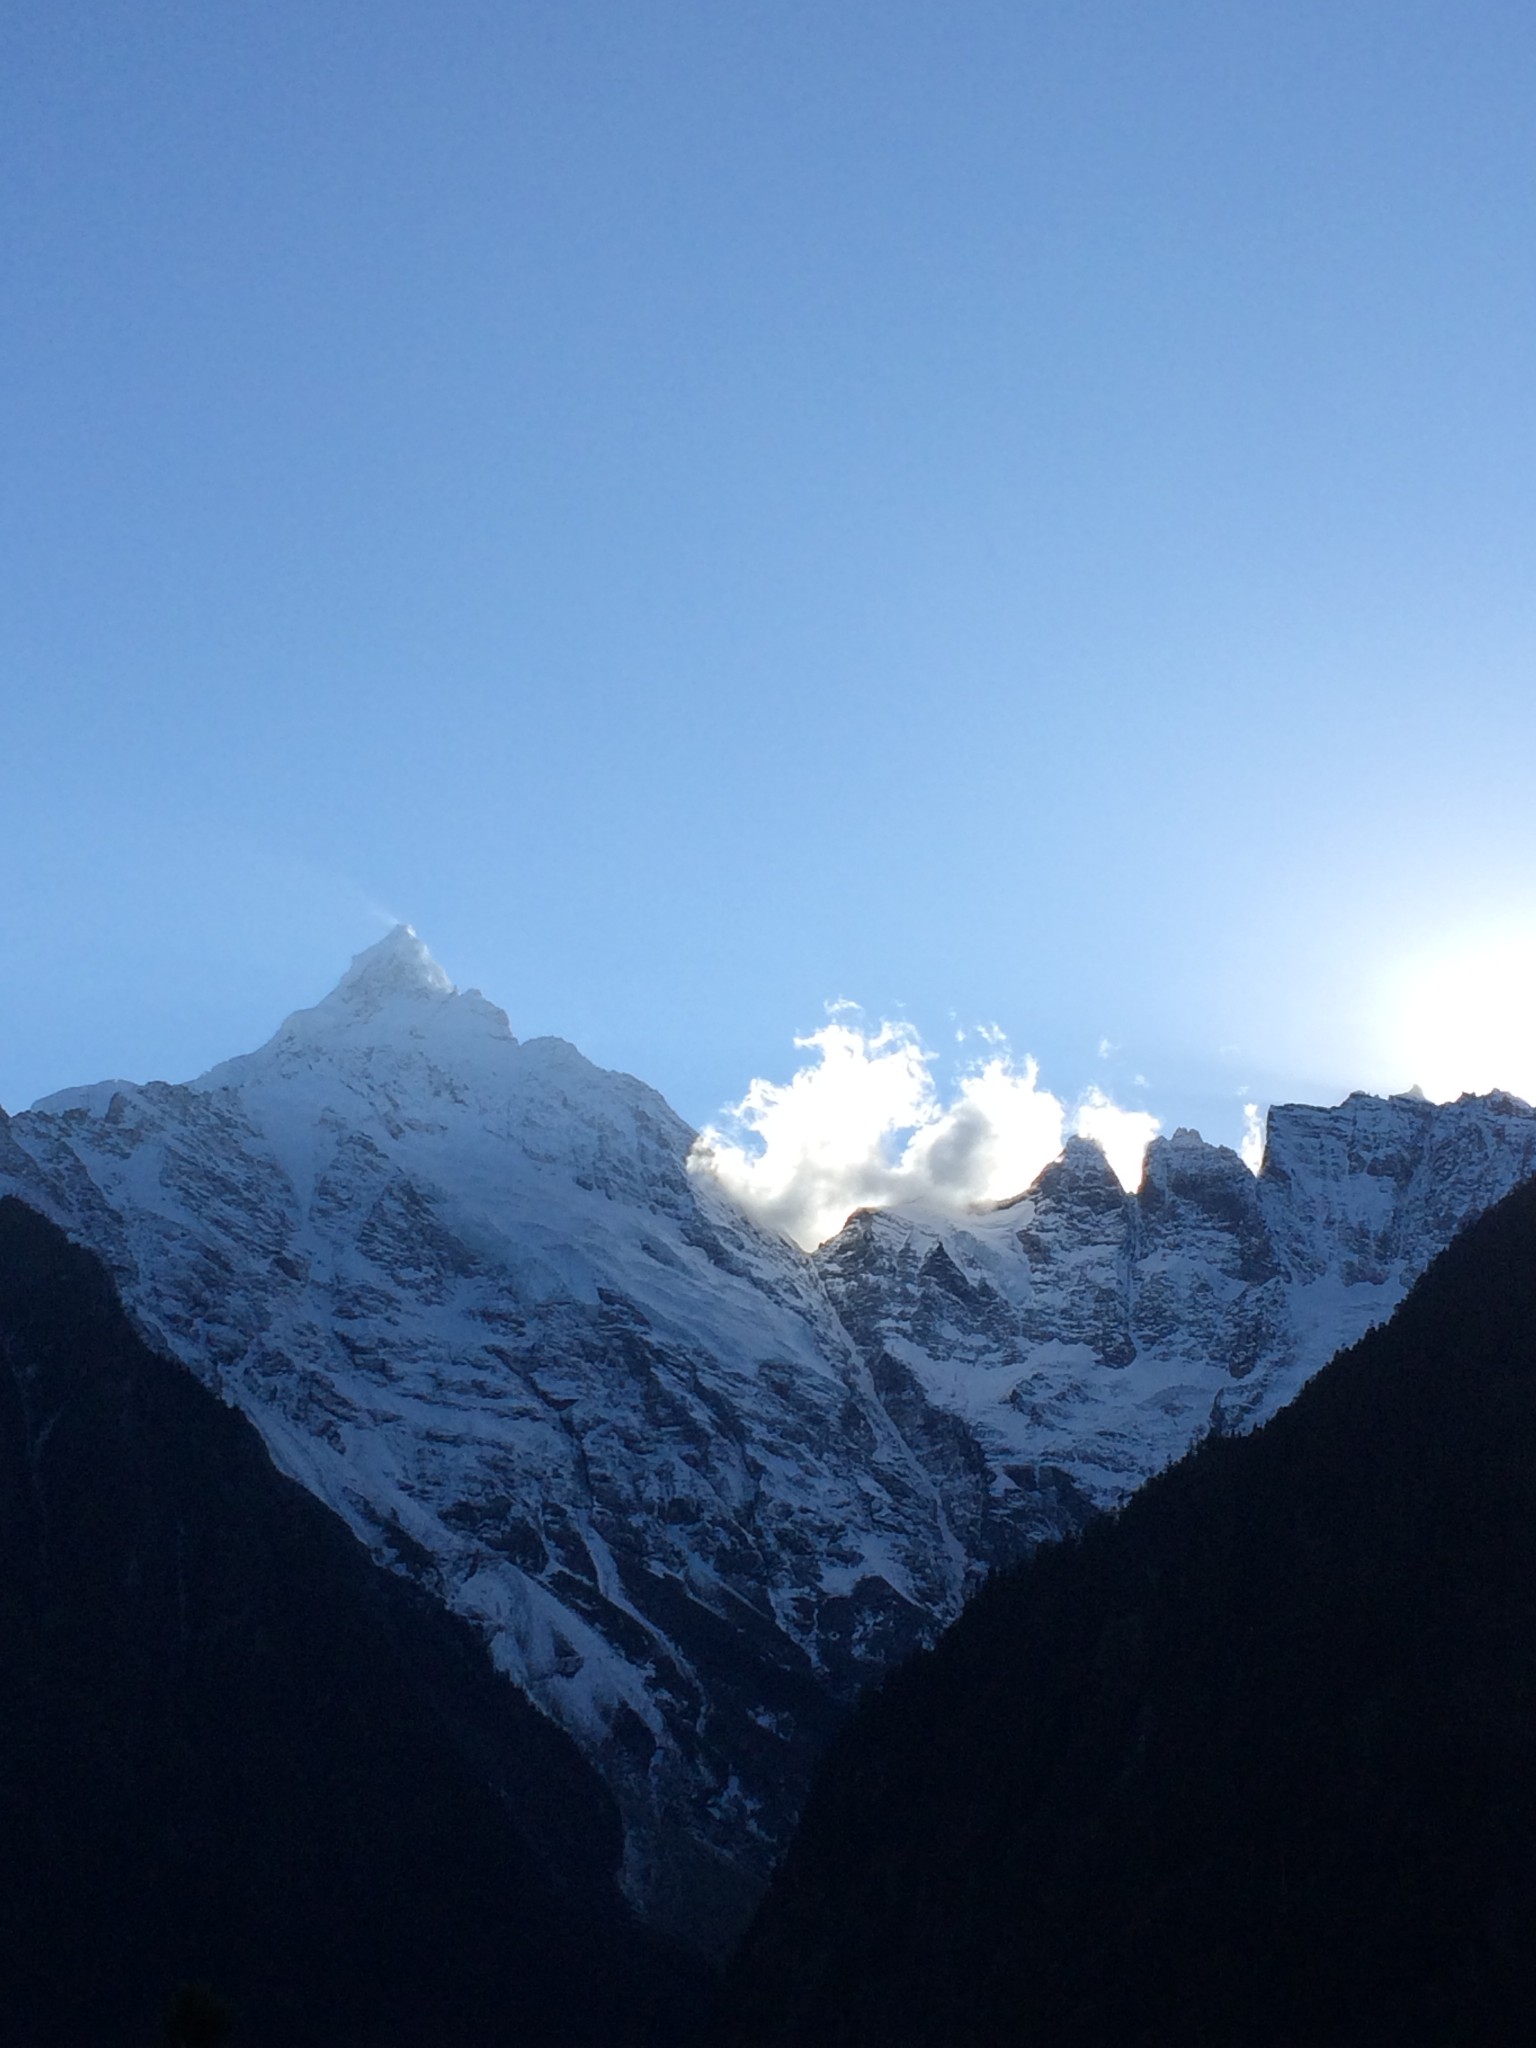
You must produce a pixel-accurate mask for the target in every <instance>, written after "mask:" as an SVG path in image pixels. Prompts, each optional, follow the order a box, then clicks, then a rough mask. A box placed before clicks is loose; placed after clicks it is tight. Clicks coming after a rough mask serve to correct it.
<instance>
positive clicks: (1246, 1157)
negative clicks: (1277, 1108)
mask: <svg viewBox="0 0 1536 2048" xmlns="http://www.w3.org/2000/svg"><path fill="white" fill-rule="evenodd" d="M1237 1149H1238V1151H1239V1152H1240V1153H1241V1155H1242V1160H1243V1164H1244V1166H1246V1167H1247V1169H1248V1171H1249V1172H1250V1173H1257V1172H1258V1170H1259V1168H1260V1167H1261V1166H1262V1165H1263V1164H1264V1112H1263V1110H1261V1109H1260V1108H1259V1105H1258V1104H1257V1103H1256V1102H1245V1103H1244V1104H1243V1142H1242V1144H1241V1145H1239V1146H1238V1148H1237Z"/></svg>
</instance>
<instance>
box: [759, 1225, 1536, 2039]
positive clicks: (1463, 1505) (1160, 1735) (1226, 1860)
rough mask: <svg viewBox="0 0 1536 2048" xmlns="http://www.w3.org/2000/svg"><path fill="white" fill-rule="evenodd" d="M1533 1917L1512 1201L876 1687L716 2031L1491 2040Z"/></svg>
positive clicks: (1533, 1286)
mask: <svg viewBox="0 0 1536 2048" xmlns="http://www.w3.org/2000/svg"><path fill="white" fill-rule="evenodd" d="M1533 1929H1536V1185H1528V1186H1526V1187H1524V1188H1522V1189H1519V1190H1517V1191H1516V1193H1514V1194H1513V1195H1511V1196H1510V1197H1509V1198H1508V1199H1507V1200H1506V1201H1504V1202H1503V1203H1502V1204H1500V1206H1499V1207H1498V1208H1496V1209H1495V1210H1493V1211H1491V1212H1490V1213H1489V1214H1488V1215H1487V1216H1486V1217H1484V1218H1483V1219H1482V1221H1481V1222H1479V1223H1476V1224H1474V1225H1473V1226H1472V1227H1471V1228H1470V1229H1469V1230H1468V1231H1467V1232H1466V1233H1465V1234H1464V1236H1463V1237H1461V1238H1460V1239H1459V1240H1458V1241H1457V1242H1456V1243H1455V1244H1453V1245H1452V1247H1451V1248H1450V1249H1449V1250H1448V1251H1446V1252H1445V1253H1444V1254H1443V1255H1442V1256H1441V1257H1440V1258H1439V1259H1438V1260H1437V1261H1436V1262H1435V1264H1434V1265H1433V1266H1432V1267H1431V1268H1430V1269H1429V1271H1428V1272H1427V1273H1426V1275H1425V1276H1424V1278H1423V1279H1422V1280H1421V1281H1420V1282H1419V1283H1418V1285H1417V1286H1416V1287H1415V1288H1414V1290H1413V1292H1412V1293H1411V1295H1410V1296H1409V1298H1408V1299H1407V1301H1406V1302H1405V1303H1404V1305H1403V1307H1402V1309H1401V1310H1400V1311H1399V1313H1398V1314H1397V1315H1396V1316H1395V1317H1394V1318H1393V1320H1392V1322H1391V1323H1390V1324H1389V1325H1388V1326H1387V1327H1385V1328H1384V1329H1381V1330H1378V1331H1375V1332H1373V1333H1372V1334H1371V1335H1369V1336H1368V1337H1366V1338H1365V1340H1364V1341H1363V1342H1361V1343H1360V1344H1358V1345H1356V1346H1355V1347H1354V1348H1353V1350H1351V1351H1349V1352H1346V1353H1344V1354H1342V1355H1341V1356H1340V1357H1339V1358H1338V1359H1337V1360H1335V1362H1334V1363H1333V1364H1332V1365H1330V1366H1328V1367H1327V1368H1326V1369H1325V1370H1324V1371H1323V1373H1322V1374H1321V1375H1319V1376H1318V1378H1316V1379H1315V1380H1314V1381H1313V1382H1312V1384H1311V1385H1309V1386H1308V1387H1307V1388H1306V1389H1305V1391H1304V1392H1303V1393H1302V1394H1301V1395H1300V1397H1299V1398H1298V1399H1297V1401H1296V1402H1295V1403H1294V1404H1293V1405H1292V1406H1291V1407H1290V1408H1289V1409H1287V1410H1286V1411H1284V1412H1283V1413H1282V1414H1280V1415H1279V1416H1278V1417H1276V1419H1275V1420H1274V1421H1273V1422H1271V1423H1270V1424H1269V1425H1268V1426H1267V1427H1266V1428H1265V1429H1264V1430H1262V1431H1261V1432H1259V1433H1258V1434H1257V1435H1255V1436H1251V1437H1247V1438H1239V1439H1230V1438H1216V1439H1212V1440H1209V1441H1207V1442H1206V1443H1205V1444H1203V1445H1202V1446H1201V1447H1200V1448H1199V1449H1198V1450H1196V1451H1195V1452H1192V1453H1191V1454H1190V1455H1189V1456H1188V1457H1186V1458H1185V1459H1184V1460H1183V1461H1182V1462H1181V1463H1180V1464H1179V1465H1177V1466H1176V1467H1174V1468H1173V1469H1172V1470H1170V1471H1169V1472H1167V1473H1166V1474H1165V1475H1164V1476H1162V1477H1161V1478H1159V1479H1156V1480H1154V1481H1152V1482H1151V1483H1150V1484H1149V1485H1148V1486H1147V1487H1146V1488H1145V1489H1144V1490H1143V1491H1142V1492H1141V1493H1140V1494H1139V1495H1138V1496H1137V1497H1136V1498H1135V1499H1133V1500H1132V1501H1131V1503H1130V1504H1129V1505H1128V1506H1127V1507H1126V1509H1125V1510H1124V1511H1123V1512H1122V1513H1121V1514H1120V1515H1119V1516H1117V1517H1115V1518H1113V1519H1111V1520H1106V1521H1104V1522H1102V1523H1100V1524H1098V1525H1096V1526H1094V1527H1092V1528H1090V1529H1089V1530H1088V1531H1087V1533H1086V1534H1085V1535H1084V1536H1083V1537H1082V1538H1081V1539H1079V1540H1075V1541H1072V1542H1069V1543H1067V1544H1064V1545H1062V1546H1059V1547H1057V1548H1054V1549H1052V1550H1048V1551H1044V1552H1042V1553H1040V1554H1039V1555H1038V1556H1037V1558H1036V1559H1035V1560H1033V1562H1032V1563H1030V1564H1029V1565H1027V1566H1024V1567H1022V1568H1020V1569H1018V1570H1015V1571H1013V1572H1010V1573H1008V1574H1006V1575H1002V1576H999V1577H998V1578H996V1579H994V1580H993V1582H992V1583H991V1584H990V1585H989V1587H988V1588H987V1589H986V1590H985V1591H984V1592H983V1593H982V1594H981V1595H980V1596H979V1597H978V1598H977V1599H976V1600H975V1601H974V1602H973V1604H972V1605H971V1607H970V1608H969V1609H968V1610H967V1612H966V1613H965V1615H964V1616H963V1618H962V1619H961V1620H960V1622H959V1623H957V1624H956V1626H955V1627H954V1629H953V1630H952V1631H951V1632H950V1634H949V1635H948V1636H947V1637H946V1638H945V1639H944V1640H943V1642H942V1643H941V1645H940V1646H939V1648H938V1650H937V1651H936V1652H935V1653H933V1654H932V1655H930V1656H927V1657H923V1658H920V1659H918V1660H917V1662H916V1663H914V1664H912V1665H909V1666H908V1667H906V1668H905V1669H904V1670H903V1671H902V1672H901V1673H899V1674H898V1675H897V1676H896V1677H895V1678H894V1679H893V1680H892V1681H890V1682H889V1683H888V1684H887V1685H886V1687H885V1688H884V1690H883V1692H882V1693H880V1694H878V1695H876V1696H875V1697H873V1698H872V1699H871V1700H870V1701H869V1702H868V1704H867V1705H866V1706H865V1708H864V1709H862V1710H861V1712H860V1713H859V1714H858V1715H857V1716H856V1717H855V1718H854V1720H853V1721H852V1723H851V1724H850V1725H849V1727H848V1728H847V1729H846V1731H845V1732H844V1734H843V1736H842V1737H841V1738H840V1740H839V1742H838V1744H837V1746H836V1748H835V1749H834V1751H833V1753H832V1756H831V1758H830V1759H829V1761H828V1763H827V1765H826V1766H825V1767H824V1770H823V1773H822V1775H821V1777H820V1779H819V1781H818V1787H817V1790H816V1792H815V1794H814V1795H813V1798H812V1802H811V1807H810V1810H809V1812H808V1813H807V1816H806V1819H805V1822H804V1825H803V1828H802V1830H801V1832H800V1834H799V1835H798V1836H797V1838H796V1841H795V1844H794V1846H793V1847H792V1849H791V1851H790V1854H789V1857H788V1859H787V1863H786V1865H785V1867H784V1869H783V1871H782V1872H781V1875H780V1878H779V1880H778V1881H777V1883H776V1885H775V1887H774V1889H773V1891H772V1892H771V1893H770V1895H769V1898H768V1901H767V1903H766V1905H765V1907H764V1909H763V1910H762V1912H761V1913H760V1915H759V1918H758V1920H757V1922H756V1924H755V1927H754V1929H753V1931H752V1933H751V1935H750V1936H749V1938H748V1941H747V1943H746V1946H745V1948H744V1950H743V1952H742V1954H741V1956H740V1957H739V1959H738V1962H737V1964H736V1966H735V1969H734V1972H733V1974H732V1976H731V1979H730V1982H729V1987H728V1993H727V1999H726V2012H725V2019H724V2022H723V2024H722V2027H721V2031H720V2036H719V2038H720V2040H721V2041H722V2042H725V2043H729V2044H731V2048H766V2044H770V2043H796V2044H815V2048H852V2044H869V2048H873V2044H876V2043H879V2044H882V2048H885V2044H892V2043H897V2044H899V2043H914V2044H925V2048H926V2044H954V2048H970V2044H975V2043H993V2042H995V2043H1007V2044H1010V2048H1012V2044H1019V2048H1030V2044H1034V2043H1040V2044H1047V2043H1048V2044H1050V2048H1164V2044H1166V2048H1173V2044H1175V2043H1177V2044H1179V2048H1189V2044H1191V2043H1196V2042H1199V2043H1212V2044H1237V2043H1241V2044H1243V2048H1255V2044H1258V2048H1263V2044H1271V2048H1296V2044H1299V2043H1306V2044H1308V2048H1374V2044H1381V2048H1387V2044H1391V2048H1406V2044H1415V2048H1417V2044H1422V2048H1452V2044H1463V2043H1464V2044H1468V2048H1471V2044H1476V2048H1491V2044H1502V2043H1514V2042H1517V2041H1526V2040H1529V2039H1531V2038H1532V2031H1531V2030H1532V2027H1533V2025H1536V1939H1533Z"/></svg>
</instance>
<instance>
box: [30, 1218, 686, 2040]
mask: <svg viewBox="0 0 1536 2048" xmlns="http://www.w3.org/2000/svg"><path fill="white" fill-rule="evenodd" d="M0 1543H3V1549H0V1813H3V1827H0V2010H3V2014H4V2019H3V2031H4V2034H5V2037H6V2039H7V2040H12V2041H16V2042H26V2043H28V2044H29V2048H55V2044H57V2048H65V2044H68V2048H79V2044H81V2043H85V2042H89V2043H92V2044H99V2048H118V2044H123V2048H141V2044H149V2043H152V2042H155V2041H157V2040H160V2039H161V2038H162V2035H161V2030H160V2015H161V2013H162V2011H163V2010H164V2008H165V2007H166V2005H167V2002H168V2001H169V1999H170V1997H171V1994H172V1992H173V1991H174V1990H175V1988H176V1987H177V1985H178V1984H182V1983H187V1982H193V1981H205V1982H207V1983H209V1984H211V1985H212V1986H213V1988H214V1990H215V1991H216V1992H217V1993H218V1994H219V1997H220V1998H221V1999H222V2000H223V2001H226V2002H227V2003H228V2004H229V2005H231V2006H233V2007H234V2008H235V2010H236V2012H237V2013H238V2014H239V2015H240V2023H239V2024H238V2026H237V2028H236V2030H235V2032H234V2034H233V2035H232V2036H231V2048H268V2044H271V2048H278V2044H281V2048H321V2044H325V2048H338V2044H345V2048H441V2044H442V2043H444V2042H446V2041H450V2040H452V2041H466V2042H474V2043H476V2044H477V2048H478V2044H482V2043H483V2044H487V2048H496V2044H500V2043H503V2042H505V2043H508V2044H512V2043H517V2044H523V2048H532V2044H543V2043H557V2042H558V2043H562V2044H565V2043H571V2044H586V2043H592V2044H598V2043H601V2044H603V2048H610V2044H613V2043H640V2042H656V2043H664V2044H668V2048H670V2044H671V2043H673V2042H675V2041H678V2040H680V2039H682V2038H684V2037H685V2035H686V2033H687V2014H688V2012H689V2010H690V2009H691V2007H692V2005H693V2003H694V2002H695V2000H696V1998H697V1993H698V1981H697V1973H696V1972H695V1971H694V1970H693V1969H692V1967H691V1966H690V1965H686V1964H683V1963H680V1962H679V1960H678V1959H677V1958H676V1957H675V1956H674V1955H673V1954H672V1953H671V1952H670V1951H669V1950H667V1949H666V1948H664V1947H663V1946H662V1945H661V1944H660V1943H659V1942H658V1941H656V1940H655V1939H653V1938H652V1937H650V1936H648V1935H647V1934H645V1933H644V1932H642V1931H641V1930H640V1929H639V1928H637V1926H636V1925H635V1923H634V1921H633V1919H632V1918H631V1916H630V1915H629V1913H628V1911H627V1909H626V1908H625V1907H624V1905H623V1903H622V1901H621V1900H620V1897H619V1894H618V1891H617V1887H616V1882H615V1878H616V1867H617V1863H618V1858H619V1853H620V1831H619V1822H618V1816H617V1813H616V1811H615V1810H614V1807H613V1805H612V1802H611V1800H610V1798H609V1796H608V1794H607V1792H606V1791H605V1790H604V1788H603V1786H602V1784H601V1783H600V1781H599V1780H598V1779H597V1777H596V1775H595V1774H594V1773H593V1771H592V1770H591V1768H590V1766H588V1765H587V1764H586V1763H585V1762H584V1761H583V1760H582V1758H581V1756H580V1755H579V1753H578V1752H577V1750H576V1748H575V1746H574V1744H573V1743H571V1741H570V1740H569V1739H568V1738H567V1737H566V1736H565V1735H564V1734H562V1733H561V1732H559V1731H558V1730H556V1729H555V1728H553V1727H552V1726H551V1725H550V1724H549V1723H548V1722H547V1721H545V1720H544V1719H543V1718H542V1717H541V1716H540V1715H539V1714H538V1713H537V1712H535V1711H534V1709H533V1708H532V1707H531V1706H530V1705H529V1704H528V1703H527V1701H526V1700H524V1699H523V1698H522V1697H521V1696H520V1695H519V1694H518V1693H517V1692H516V1690H515V1689H514V1688H513V1687H512V1686H511V1685H509V1684H508V1683H507V1682H506V1681H505V1680H503V1679H501V1678H500V1677H498V1676H497V1675H496V1674H495V1673H494V1672H493V1671H492V1669H491V1667H490V1664H489V1662H488V1660H487V1658H486V1655H485V1651H484V1649H483V1647H482V1646H481V1645H480V1643H479V1642H478V1640H477V1639H476V1638H475V1637H474V1635H473V1633H472V1632H471V1631H470V1630H469V1629H468V1627H467V1626H466V1625H465V1624H463V1623H461V1622H459V1621H457V1620H455V1619H453V1618H452V1617H450V1616H449V1615H448V1614H447V1613H446V1612H444V1611H443V1610H442V1609H441V1608H439V1607H438V1606H437V1605H436V1604H435V1603H433V1602H432V1601H431V1600H429V1599H428V1598H427V1597H426V1596H425V1595H424V1594H422V1593H420V1592H419V1591H417V1590H416V1589H415V1588H414V1587H412V1586H410V1585H408V1584H406V1583H405V1582H403V1581H401V1580H399V1579H397V1578H395V1577H393V1576H392V1575H390V1574H389V1573H387V1572H384V1571H382V1570H380V1569H379V1568H378V1567H377V1566H375V1565H374V1564H373V1563H372V1561H371V1560H370V1559H369V1558H368V1556H367V1554H366V1553H365V1552H364V1551H363V1549H362V1548H361V1547H360V1546H359V1545H358V1544H357V1542H356V1541H355V1540H354V1539H353V1538H352V1536H351V1535H349V1534H348V1532H347V1531H346V1530H345V1529H344V1528H343V1527H342V1526H341V1524H340V1523H339V1522H338V1521H337V1520H336V1518H335V1517H334V1516H333V1515H331V1514H330V1513H329V1512H328V1511H327V1510H326V1509H325V1508H323V1507H321V1506H320V1505H319V1504H318V1503H317V1502H316V1501H315V1500H313V1499H312V1498H311V1497H310V1496H309V1495H308V1494H307V1493H305V1492H304V1490H303V1489H302V1488H300V1487H299V1486H297V1485H295V1484H293V1483H292V1482H291V1481H289V1480H287V1479H285V1478H283V1477H282V1476H281V1475H280V1474H279V1473H278V1472H277V1471H276V1470H275V1469H274V1467H273V1466H272V1464H271V1462H270V1460H269V1458H268V1456H267V1453H266V1451H265V1449H264V1447H263V1445H262V1443H261V1440H260V1438H259V1437H258V1436H257V1435H256V1433H255V1431H254V1430H253V1429H252V1428H251V1427H250V1425H249V1424H248V1423H247V1422H246V1421H245V1420H244V1419H243V1418H242V1417H241V1416H239V1415H237V1414H236V1413H234V1412H233V1411H232V1410H230V1409H227V1408H225V1407H224V1406H223V1405H222V1404H221V1403H220V1402H219V1401H218V1400H217V1399H215V1398H214V1396H213V1395H211V1394H210V1393H208V1392H207V1391H206V1390H205V1389H204V1388H203V1387H201V1386H200V1385H199V1384H198V1383H197V1382H196V1381H195V1380H194V1379H193V1378H192V1377H191V1375H190V1374H189V1373H187V1372H186V1371H185V1370H184V1369H183V1368H182V1367H180V1366H177V1365H173V1364H170V1363H168V1362H167V1361H165V1360H163V1359H160V1358H157V1357H155V1356H154V1355H153V1354H151V1353H150V1352H149V1351H147V1350H146V1349H145V1348H144V1346H143V1345H142V1344H141V1343H140V1342H139V1341H138V1339H137V1337H136V1336H135V1335H134V1333H133V1331H132V1330H131V1329H130V1327H129V1325H128V1324H127V1322H126V1320H125V1318H124V1316H123V1314H122V1311H121V1309H120V1307H119V1305H118V1302H117V1299H116V1297H115V1295H114V1293H113V1291H112V1288H111V1284H110V1282H109V1281H108V1279H107V1277H106V1275H105V1273H104V1272H103V1270H102V1268H101V1267H100V1265H99V1264H98V1263H97V1261H96V1260H95V1259H94V1258H93V1257H92V1256H91V1255H90V1254H88V1253H86V1252H84V1251H82V1250H80V1249H79V1248H77V1247H76V1246H73V1245H71V1244H70V1243H69V1242H68V1241H67V1240H66V1239H65V1238H64V1237H63V1236H62V1235H61V1233H60V1232H58V1231H57V1230H56V1229H55V1228H54V1227H53V1226H52V1225H51V1224H49V1223H46V1222H44V1221H43V1219H42V1218H40V1217H38V1216H37V1215H35V1214H34V1213H33V1212H32V1211H30V1210H29V1209H27V1208H25V1207H24V1206H23V1205H22V1204H21V1203H20V1202H17V1201H15V1200H13V1199H6V1200H3V1201H0Z"/></svg>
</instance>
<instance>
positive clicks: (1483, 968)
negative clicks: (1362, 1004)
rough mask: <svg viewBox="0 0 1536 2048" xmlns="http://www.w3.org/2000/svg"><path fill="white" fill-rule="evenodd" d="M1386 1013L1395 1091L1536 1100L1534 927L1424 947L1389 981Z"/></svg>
mask: <svg viewBox="0 0 1536 2048" xmlns="http://www.w3.org/2000/svg"><path fill="white" fill-rule="evenodd" d="M1385 1009H1386V1014H1385V1019H1384V1032H1383V1036H1384V1040H1385V1049H1386V1052H1387V1058H1388V1063H1389V1065H1390V1068H1391V1070H1392V1072H1393V1073H1394V1074H1395V1075H1396V1076H1399V1077H1400V1078H1399V1079H1398V1080H1397V1081H1396V1082H1395V1085H1396V1086H1399V1087H1408V1086H1410V1085H1414V1084H1416V1085H1417V1086H1419V1087H1420V1088H1422V1089H1423V1090H1424V1093H1425V1094H1426V1095H1428V1096H1429V1097H1430V1098H1431V1099H1432V1100H1433V1101H1436V1102H1445V1101H1449V1100H1450V1099H1451V1098H1453V1097H1454V1096H1457V1095H1461V1094H1475V1095H1483V1094H1486V1093H1487V1092H1488V1091H1489V1090H1490V1089H1493V1088H1504V1089H1507V1090H1508V1091H1509V1092H1510V1093H1511V1094H1513V1095H1519V1096H1523V1097H1524V1098H1525V1100H1526V1101H1528V1102H1529V1101H1532V1100H1536V926H1530V925H1527V926H1523V927H1521V928H1520V929H1518V930H1510V929H1506V930H1502V931H1498V932H1483V933H1480V934H1477V935H1475V936H1471V937H1466V938H1462V939H1459V940H1455V941H1453V942H1451V943H1450V944H1448V945H1446V946H1443V947H1439V948H1434V949H1426V950H1425V951H1424V952H1423V953H1421V954H1419V955H1417V956H1416V957H1414V958H1413V959H1412V960H1410V961H1408V962H1406V963H1404V964H1403V965H1402V966H1401V967H1400V968H1399V970H1398V971H1397V973H1396V974H1395V975H1393V976H1392V978H1391V980H1390V982H1389V986H1388V991H1387V1003H1386V1006H1385Z"/></svg>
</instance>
